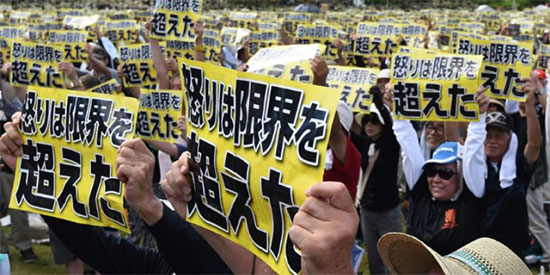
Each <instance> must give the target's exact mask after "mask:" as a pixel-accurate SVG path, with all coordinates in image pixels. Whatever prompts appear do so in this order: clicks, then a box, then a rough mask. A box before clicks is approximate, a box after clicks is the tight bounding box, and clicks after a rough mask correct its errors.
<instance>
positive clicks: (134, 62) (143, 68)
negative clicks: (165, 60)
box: [118, 44, 157, 87]
mask: <svg viewBox="0 0 550 275" xmlns="http://www.w3.org/2000/svg"><path fill="white" fill-rule="evenodd" d="M118 52H119V53H120V61H121V63H122V70H123V71H124V79H123V80H122V83H123V84H124V86H125V87H139V86H147V85H153V84H156V83H157V71H156V70H155V68H154V66H153V54H152V52H151V45H149V44H135V45H127V46H121V47H119V48H118Z"/></svg>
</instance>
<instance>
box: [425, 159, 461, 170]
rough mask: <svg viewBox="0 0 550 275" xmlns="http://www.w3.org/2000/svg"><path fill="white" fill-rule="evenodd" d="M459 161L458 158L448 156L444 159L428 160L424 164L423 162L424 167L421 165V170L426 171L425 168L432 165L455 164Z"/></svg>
mask: <svg viewBox="0 0 550 275" xmlns="http://www.w3.org/2000/svg"><path fill="white" fill-rule="evenodd" d="M458 159H459V157H458V156H450V157H448V158H446V159H429V160H427V161H426V162H424V165H422V169H426V167H427V166H429V165H432V164H449V163H453V162H456V161H457V160H458Z"/></svg>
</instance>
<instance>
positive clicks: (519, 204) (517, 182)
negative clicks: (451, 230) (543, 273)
mask: <svg viewBox="0 0 550 275" xmlns="http://www.w3.org/2000/svg"><path fill="white" fill-rule="evenodd" d="M515 126H516V127H517V129H516V130H515V132H516V134H517V137H518V149H517V152H516V178H515V179H514V182H513V184H512V186H510V187H507V188H504V189H503V188H501V186H500V180H499V174H498V173H497V171H495V170H493V171H491V170H492V169H494V168H493V167H492V164H491V163H490V162H489V160H487V171H488V177H487V179H486V180H485V200H486V204H487V220H486V228H485V233H484V236H487V237H490V238H493V239H495V240H497V241H499V242H501V243H503V244H504V245H506V246H507V247H508V248H510V249H511V250H512V251H514V252H515V253H516V254H517V255H518V256H522V255H523V252H524V251H525V249H526V248H527V246H528V244H529V235H528V234H529V220H528V214H527V201H526V194H527V185H528V183H529V180H530V179H531V175H532V174H533V167H532V166H531V165H528V164H527V161H526V160H525V157H524V155H523V151H524V148H525V145H526V144H527V123H526V120H525V118H523V117H522V118H519V119H518V120H517V124H516V125H515ZM498 166H499V167H498V168H499V169H498V170H499V171H500V168H501V167H500V166H501V163H499V165H498Z"/></svg>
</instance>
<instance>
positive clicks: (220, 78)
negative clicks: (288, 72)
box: [178, 58, 339, 274]
mask: <svg viewBox="0 0 550 275" xmlns="http://www.w3.org/2000/svg"><path fill="white" fill-rule="evenodd" d="M178 62H179V64H180V68H181V70H180V73H181V79H182V83H184V85H183V86H184V91H185V97H184V98H185V101H186V106H187V114H186V117H187V119H188V126H187V131H188V135H187V136H188V140H189V143H188V144H189V151H190V153H191V158H192V159H193V160H194V161H196V162H197V163H199V166H200V168H199V169H198V171H190V176H191V177H192V179H193V190H194V191H195V192H194V194H193V200H192V201H191V202H189V203H188V206H187V213H186V215H187V220H188V221H189V222H191V223H194V224H197V225H200V226H202V227H205V228H207V229H208V230H212V231H213V232H215V233H217V234H219V235H221V236H223V237H225V238H228V239H230V240H232V241H234V242H236V243H238V244H240V245H241V246H243V247H245V248H246V249H248V250H250V251H251V252H252V253H254V254H255V255H256V256H257V257H258V258H260V259H261V260H262V261H264V262H265V263H267V264H268V265H269V266H270V267H271V268H272V269H273V270H274V271H275V272H276V273H279V274H297V273H298V272H300V270H301V266H300V255H299V254H298V251H297V250H296V248H295V247H294V245H293V244H292V242H291V240H290V238H289V237H288V229H289V228H290V226H291V224H292V220H293V217H294V215H295V214H296V213H297V211H298V208H299V206H300V205H301V204H302V203H303V202H304V200H305V194H304V192H305V190H306V189H307V188H308V187H310V186H312V185H313V184H315V183H317V182H318V181H320V180H321V179H322V175H323V170H324V163H325V152H326V148H327V145H328V139H329V136H330V129H331V125H332V121H333V119H334V113H335V110H336V106H337V102H338V97H339V94H338V92H336V91H335V90H333V89H329V88H326V87H320V86H313V85H305V84H302V83H297V82H293V81H285V80H278V79H273V78H270V77H266V76H261V75H256V74H251V73H246V72H238V71H235V70H231V69H227V68H222V67H218V66H215V65H211V64H206V63H201V62H196V61H188V60H184V59H181V58H180V59H178ZM258 164H260V165H258Z"/></svg>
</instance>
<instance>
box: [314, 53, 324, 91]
mask: <svg viewBox="0 0 550 275" xmlns="http://www.w3.org/2000/svg"><path fill="white" fill-rule="evenodd" d="M311 71H312V72H313V84H314V85H319V86H328V85H327V75H328V66H327V63H326V62H325V60H324V59H323V58H322V57H320V56H316V57H315V58H313V59H312V60H311Z"/></svg>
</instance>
